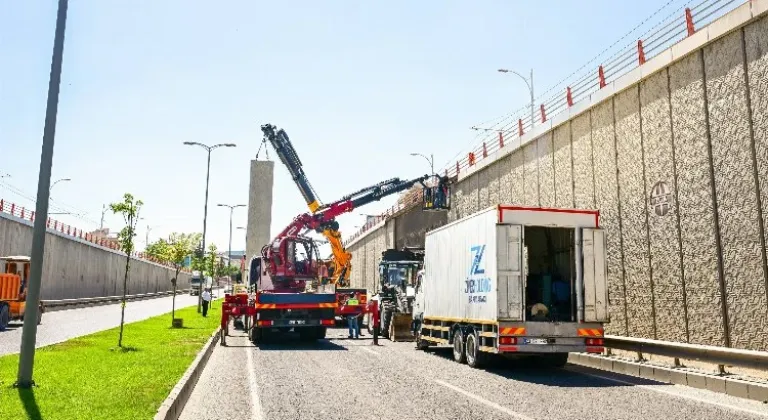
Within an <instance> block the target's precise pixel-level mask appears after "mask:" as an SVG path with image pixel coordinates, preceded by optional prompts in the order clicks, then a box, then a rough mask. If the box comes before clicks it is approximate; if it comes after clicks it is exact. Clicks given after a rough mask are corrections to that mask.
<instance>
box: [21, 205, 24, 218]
mask: <svg viewBox="0 0 768 420" xmlns="http://www.w3.org/2000/svg"><path fill="white" fill-rule="evenodd" d="M21 218H22V219H23V218H24V207H22V208H21Z"/></svg>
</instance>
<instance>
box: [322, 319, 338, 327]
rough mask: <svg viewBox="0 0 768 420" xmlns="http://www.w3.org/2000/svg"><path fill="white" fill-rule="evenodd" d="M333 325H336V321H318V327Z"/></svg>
mask: <svg viewBox="0 0 768 420" xmlns="http://www.w3.org/2000/svg"><path fill="white" fill-rule="evenodd" d="M334 324H336V321H335V320H333V319H321V320H320V325H330V326H333V325H334Z"/></svg>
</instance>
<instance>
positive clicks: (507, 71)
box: [499, 69, 536, 127]
mask: <svg viewBox="0 0 768 420" xmlns="http://www.w3.org/2000/svg"><path fill="white" fill-rule="evenodd" d="M499 73H512V74H515V75H517V76H518V77H520V78H521V79H523V81H524V82H525V84H526V86H528V90H529V91H530V92H531V127H533V125H534V124H535V123H536V122H535V119H534V118H533V116H534V114H535V112H534V107H535V105H534V103H535V99H534V97H533V69H531V77H530V79H526V78H525V76H523V75H522V74H520V73H518V72H516V71H514V70H508V69H499Z"/></svg>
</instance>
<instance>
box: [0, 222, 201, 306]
mask: <svg viewBox="0 0 768 420" xmlns="http://www.w3.org/2000/svg"><path fill="white" fill-rule="evenodd" d="M31 250H32V222H30V221H27V220H22V219H19V218H17V217H14V216H10V215H8V214H5V213H0V255H2V256H7V255H26V256H29V254H30V252H31ZM44 259H45V261H44V263H43V264H44V265H43V284H42V289H41V292H40V298H41V299H46V300H58V299H77V298H86V297H100V296H115V295H121V294H122V292H123V277H124V274H125V254H124V253H121V252H118V251H113V250H111V249H108V248H104V247H101V246H98V245H95V244H92V243H90V242H87V241H83V240H80V239H77V238H74V237H71V236H67V235H63V234H61V233H59V232H54V231H52V230H49V231H48V233H47V234H46V235H45V257H44ZM174 274H175V273H174V271H173V270H172V269H169V268H168V267H165V266H162V265H159V264H155V263H152V262H148V261H144V260H137V259H132V260H131V271H130V278H129V279H128V294H141V293H155V292H163V291H168V290H171V288H172V286H171V278H172V277H173V276H174ZM189 277H190V276H189V274H187V273H180V275H179V282H178V287H179V288H180V289H187V288H189Z"/></svg>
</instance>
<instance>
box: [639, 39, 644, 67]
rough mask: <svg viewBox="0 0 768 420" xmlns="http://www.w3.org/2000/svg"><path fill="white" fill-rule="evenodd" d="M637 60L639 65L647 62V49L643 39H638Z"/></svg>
mask: <svg viewBox="0 0 768 420" xmlns="http://www.w3.org/2000/svg"><path fill="white" fill-rule="evenodd" d="M637 62H638V64H639V65H641V66H642V65H643V64H645V50H643V40H642V39H638V40H637Z"/></svg>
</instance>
